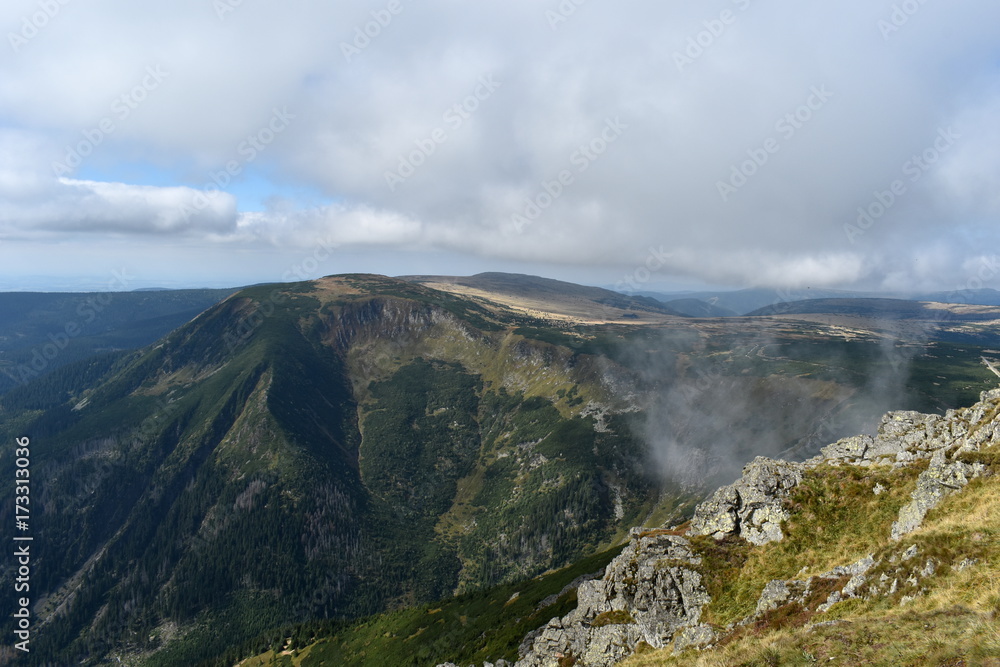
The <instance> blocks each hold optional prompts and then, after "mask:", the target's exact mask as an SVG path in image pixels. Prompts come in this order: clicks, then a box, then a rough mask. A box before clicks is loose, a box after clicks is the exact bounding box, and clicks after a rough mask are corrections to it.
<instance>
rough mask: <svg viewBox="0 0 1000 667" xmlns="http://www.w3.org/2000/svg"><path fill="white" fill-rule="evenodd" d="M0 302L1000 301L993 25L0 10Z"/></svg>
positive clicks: (454, 11) (675, 10)
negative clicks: (439, 282) (372, 294)
mask: <svg viewBox="0 0 1000 667" xmlns="http://www.w3.org/2000/svg"><path fill="white" fill-rule="evenodd" d="M0 28H2V34H3V36H4V43H3V44H0V290H29V289H30V290H63V289H72V290H82V289H136V288H144V287H151V286H163V287H202V286H213V287H222V286H236V285H244V284H250V283H260V282H277V281H289V280H302V279H310V278H316V277H319V276H322V275H329V274H335V273H345V272H372V273H382V274H387V275H403V274H448V275H469V274H473V273H477V272H480V271H513V272H520V273H532V274H536V275H543V276H547V277H552V278H560V279H565V280H572V281H575V282H580V283H586V284H597V285H606V286H617V287H618V288H619V289H623V290H625V291H636V290H655V289H671V290H678V289H702V288H705V289H709V288H710V289H716V288H732V289H736V288H745V287H755V286H761V287H777V288H790V289H791V288H794V289H799V288H804V287H813V288H819V287H824V288H839V289H876V290H886V291H900V290H903V291H909V290H912V291H925V290H952V289H960V288H964V287H973V288H975V287H1000V261H998V256H997V253H998V252H1000V242H998V241H1000V225H998V221H1000V187H998V186H1000V122H998V121H1000V3H997V2H995V0H968V1H964V2H960V3H945V2H943V1H942V0H897V1H893V2H890V1H888V0H844V1H842V2H837V3H816V2H803V3H792V2H782V3H776V2H763V1H762V0H714V1H709V2H704V1H702V2H694V1H693V0H692V1H682V2H669V3H663V2H651V1H646V2H635V1H627V0H626V1H625V2H617V3H611V2H607V1H606V0H504V2H478V3H471V2H466V3H459V2H454V1H448V0H375V1H365V2H352V3H346V2H343V3H331V2H317V1H313V0H288V1H286V2H282V3H277V2H264V1H263V0H171V2H163V3H136V2H125V1H123V0H116V1H113V0H90V1H88V2H83V1H81V0H5V2H4V3H3V5H2V8H0Z"/></svg>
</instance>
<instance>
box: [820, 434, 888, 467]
mask: <svg viewBox="0 0 1000 667" xmlns="http://www.w3.org/2000/svg"><path fill="white" fill-rule="evenodd" d="M873 444H875V441H874V439H873V438H872V437H871V436H870V435H856V436H854V437H851V438H844V439H842V440H838V441H837V442H835V443H833V444H832V445H827V446H826V447H823V448H822V449H821V450H820V452H821V453H822V455H823V458H825V459H827V460H835V459H843V460H847V461H852V460H860V459H863V458H865V454H866V453H867V452H868V450H870V449H871V448H872V445H873Z"/></svg>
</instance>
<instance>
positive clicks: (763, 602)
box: [755, 579, 792, 616]
mask: <svg viewBox="0 0 1000 667" xmlns="http://www.w3.org/2000/svg"><path fill="white" fill-rule="evenodd" d="M791 596H792V591H791V589H790V588H789V587H788V582H786V581H783V580H781V579H774V580H773V581H770V582H768V584H767V585H766V586H764V590H763V592H761V594H760V598H759V599H758V600H757V610H756V612H755V615H757V616H759V615H761V614H763V613H765V612H768V611H771V610H772V609H777V608H778V607H780V606H781V605H783V604H785V602H787V601H788V598H790V597H791Z"/></svg>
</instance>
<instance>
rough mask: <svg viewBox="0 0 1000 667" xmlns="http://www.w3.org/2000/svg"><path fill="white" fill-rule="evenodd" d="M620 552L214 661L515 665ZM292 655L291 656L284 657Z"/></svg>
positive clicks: (277, 639)
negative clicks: (531, 639) (535, 635)
mask: <svg viewBox="0 0 1000 667" xmlns="http://www.w3.org/2000/svg"><path fill="white" fill-rule="evenodd" d="M620 552H621V548H617V549H612V550H610V551H606V552H602V553H599V554H596V555H593V556H589V557H587V558H584V559H581V560H580V561H578V562H577V563H574V564H573V565H572V566H571V567H566V568H563V569H560V570H557V571H554V572H551V573H547V574H545V575H542V576H539V577H536V578H534V579H531V580H527V581H521V582H516V583H512V584H505V585H503V586H498V587H495V588H491V589H487V590H484V591H480V592H476V593H468V594H465V595H462V596H459V597H456V598H451V599H448V600H444V601H442V602H437V603H434V604H430V605H422V606H419V607H415V608H410V609H403V610H400V611H395V612H390V613H386V614H380V615H378V616H374V617H371V618H367V619H364V620H362V621H358V622H356V623H335V622H320V623H309V624H304V625H300V626H295V627H291V628H285V629H282V630H280V631H276V632H272V633H268V634H267V635H265V636H262V637H260V638H258V639H256V640H254V641H252V642H250V643H248V644H247V645H246V646H244V647H243V648H242V649H239V650H233V651H230V652H228V653H227V654H226V655H225V656H223V657H220V658H219V659H218V660H216V661H214V662H212V663H210V665H211V667H229V666H230V665H232V664H235V663H236V661H238V660H241V659H243V658H246V657H248V656H257V657H256V658H251V659H250V660H248V661H247V662H245V663H243V667H265V666H271V665H281V664H290V665H295V666H299V665H301V666H303V667H311V666H314V665H315V666H319V665H330V666H333V665H338V666H339V665H343V666H345V667H347V666H348V665H350V666H351V667H355V666H356V667H367V666H371V667H411V666H413V667H424V666H425V665H434V664H437V663H439V662H444V661H446V660H451V661H457V662H458V663H459V664H463V665H465V664H470V663H477V664H482V663H483V662H484V661H487V660H489V661H495V660H498V659H500V658H505V659H507V660H510V661H514V660H516V659H517V648H518V645H519V644H520V643H521V641H522V640H523V638H524V635H526V634H527V633H528V632H530V631H531V630H534V629H535V628H537V627H539V626H541V625H544V624H545V623H546V622H547V621H548V620H549V619H550V618H554V617H556V616H562V615H564V614H566V613H568V612H569V611H570V610H571V609H573V607H575V606H576V590H575V588H572V589H567V586H569V584H570V583H571V582H573V581H574V580H576V579H577V578H578V577H580V576H582V575H586V574H592V573H595V572H598V571H600V570H601V569H602V568H603V567H604V566H605V565H607V564H608V563H609V562H611V559H612V558H614V557H615V556H617V555H618V553H620ZM282 653H287V654H288V655H284V656H283V655H281V654H282Z"/></svg>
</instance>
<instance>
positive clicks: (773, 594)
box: [516, 389, 1000, 667]
mask: <svg viewBox="0 0 1000 667" xmlns="http://www.w3.org/2000/svg"><path fill="white" fill-rule="evenodd" d="M996 444H1000V389H996V390H993V391H990V392H983V394H982V395H981V397H980V402H979V403H977V404H976V405H974V406H972V407H970V408H963V409H959V410H949V411H948V412H947V413H946V414H945V415H944V416H940V415H924V414H920V413H917V412H891V413H889V414H887V415H886V416H885V417H884V418H883V419H882V422H881V424H880V425H879V428H878V431H877V433H876V434H875V435H874V436H867V435H862V436H855V437H852V438H845V439H843V440H840V441H838V442H836V443H834V444H832V445H828V446H827V447H824V448H823V450H822V453H821V454H820V455H819V456H817V457H814V458H812V459H809V460H808V461H804V462H800V463H795V462H787V461H776V460H772V459H767V458H763V457H758V458H756V459H754V460H753V461H752V462H750V463H748V464H747V465H746V466H745V467H744V469H743V474H742V476H741V477H740V479H739V480H737V481H736V482H734V483H733V484H730V485H728V486H724V487H722V488H720V489H718V490H717V491H716V492H715V493H714V494H712V496H711V497H710V498H708V499H707V500H705V501H704V502H702V503H701V504H700V505H698V506H697V508H696V509H695V511H694V517H693V519H692V521H691V525H690V529H689V530H688V532H687V534H688V535H697V536H710V537H712V538H714V539H717V540H719V539H723V538H726V537H730V536H738V537H740V538H742V539H744V540H746V541H747V542H749V543H750V544H753V545H763V544H767V543H769V542H773V541H777V540H781V539H783V538H784V534H783V532H782V528H781V524H782V522H783V521H785V520H786V519H788V518H789V516H790V513H789V508H788V506H787V504H786V502H785V501H786V499H787V498H788V497H789V495H790V494H791V493H792V491H793V490H794V489H795V487H796V486H798V485H799V484H800V483H801V482H802V480H803V476H804V474H806V473H807V472H808V471H809V470H812V469H815V468H817V467H818V466H820V465H824V464H826V465H834V466H840V465H856V466H861V467H870V466H893V467H901V466H905V465H909V464H911V463H912V462H915V461H923V460H927V461H928V463H927V469H926V470H924V471H923V472H922V473H921V474H920V476H919V477H918V479H917V488H916V489H915V490H914V491H913V493H912V495H911V502H910V503H908V504H907V505H905V506H904V507H903V508H902V509H901V510H900V512H899V517H898V519H897V521H896V522H895V523H894V524H893V525H892V529H891V535H890V536H886V537H891V539H892V540H894V541H900V540H901V539H902V538H903V537H904V536H905V535H907V534H908V533H910V532H912V531H914V530H916V529H917V528H919V527H920V525H921V523H922V522H923V520H924V518H925V516H926V514H927V512H928V511H929V510H930V509H932V508H933V507H935V506H936V505H937V504H939V503H940V502H941V500H942V499H943V498H945V497H946V496H947V495H948V494H950V493H954V492H956V491H959V490H960V489H962V488H963V487H964V486H966V485H967V484H968V483H969V482H970V481H971V480H972V479H974V478H975V477H977V476H979V475H982V474H983V473H984V472H985V469H986V468H985V466H984V464H982V463H978V462H975V461H970V460H968V459H969V455H970V454H973V453H975V452H979V451H981V450H982V449H983V448H985V447H990V446H993V445H996ZM885 491H886V489H885V488H884V487H882V486H881V485H877V486H876V488H875V489H874V490H873V492H874V493H875V494H876V495H881V494H882V493H884V492H885ZM918 554H919V550H918V548H917V546H916V545H911V546H909V547H908V548H906V549H905V550H904V549H903V547H902V546H900V551H899V552H898V553H896V554H893V555H891V556H889V557H887V558H886V560H885V561H880V560H877V559H876V558H875V557H874V556H873V555H868V556H865V557H864V558H861V559H860V560H858V561H857V562H855V563H851V564H849V565H843V566H839V567H836V568H833V569H832V570H830V571H829V572H824V573H823V574H820V575H818V576H813V577H809V578H808V579H804V580H798V579H790V580H774V581H771V582H770V583H768V584H767V585H766V586H765V587H764V589H763V590H762V591H761V594H760V598H759V600H758V602H757V606H756V610H755V612H754V614H752V615H751V616H750V617H748V618H746V619H744V620H743V621H741V622H740V623H737V624H735V625H737V626H738V625H745V624H748V623H752V622H755V621H757V620H759V619H761V618H763V617H764V616H766V615H767V614H768V613H769V612H771V611H773V610H775V609H777V608H779V607H782V606H784V605H787V604H791V603H799V604H801V605H803V606H805V605H809V609H810V610H812V611H815V612H818V613H822V612H824V611H827V610H829V609H830V608H831V607H832V606H833V605H835V604H837V603H838V602H840V601H842V600H846V599H850V598H868V597H872V596H876V595H894V594H897V592H898V591H901V590H903V591H905V590H913V591H914V594H918V593H919V590H920V589H919V587H920V586H922V584H921V581H922V580H923V579H926V578H927V577H930V576H933V574H934V573H935V571H936V570H937V568H938V566H939V565H940V563H938V562H937V561H935V560H934V559H932V558H927V559H925V560H920V559H917V558H916V557H917V555H918ZM974 564H975V561H974V560H971V559H965V560H963V561H961V562H956V563H952V564H951V567H952V568H954V569H958V570H960V569H964V568H966V567H971V566H973V565H974ZM700 565H701V559H700V557H699V556H698V555H697V554H696V553H695V552H694V551H693V550H692V548H691V543H690V541H689V540H688V539H687V538H686V537H685V536H684V535H682V534H678V531H676V530H674V531H671V530H666V529H658V530H640V529H633V530H632V539H631V541H630V543H629V544H628V546H627V547H626V548H625V550H624V551H623V552H622V553H621V555H619V556H618V557H617V558H615V559H614V560H613V561H612V562H611V564H610V565H609V566H608V567H607V568H606V570H605V573H604V576H603V577H602V578H600V579H594V580H591V581H585V582H583V583H582V584H580V586H579V589H578V591H577V596H578V600H579V603H578V606H577V608H576V609H575V610H574V611H572V612H571V613H569V614H568V615H566V616H564V617H562V618H554V619H552V620H551V621H549V623H548V624H547V625H546V626H545V627H543V628H541V629H539V630H537V631H535V632H534V633H532V634H531V635H529V636H528V637H527V638H526V639H525V641H524V643H523V644H522V645H521V651H520V654H521V659H520V660H518V662H517V663H516V667H560V665H561V664H567V660H569V661H571V662H570V664H574V665H578V666H579V667H610V666H611V665H614V664H615V663H617V662H618V661H620V660H622V659H623V658H625V657H627V656H629V655H630V654H631V653H633V652H634V651H635V649H636V647H637V646H638V645H640V644H641V643H645V644H648V645H649V646H651V647H653V648H660V647H663V646H666V645H667V644H669V643H670V642H673V646H674V650H675V651H681V650H684V649H685V648H688V647H692V646H696V647H703V646H706V645H711V644H713V643H714V642H716V641H717V639H718V636H719V633H720V631H723V632H725V631H727V630H728V629H721V630H720V629H719V628H715V627H711V626H708V625H705V624H703V623H702V622H701V621H702V619H701V617H702V610H703V609H704V607H705V606H706V605H707V604H708V603H709V602H710V601H711V600H710V598H709V595H708V593H707V591H706V589H705V586H704V584H703V581H702V575H701V573H700V572H699V566H700ZM907 587H908V588H907ZM909 599H912V598H911V597H910V596H909V595H906V596H904V597H903V598H902V602H903V603H905V602H906V601H907V600H909ZM560 661H562V662H560Z"/></svg>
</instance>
